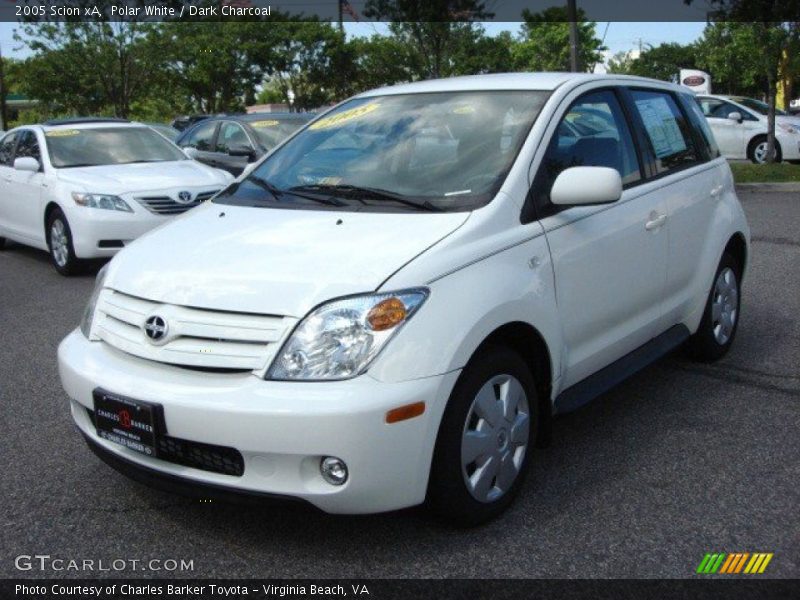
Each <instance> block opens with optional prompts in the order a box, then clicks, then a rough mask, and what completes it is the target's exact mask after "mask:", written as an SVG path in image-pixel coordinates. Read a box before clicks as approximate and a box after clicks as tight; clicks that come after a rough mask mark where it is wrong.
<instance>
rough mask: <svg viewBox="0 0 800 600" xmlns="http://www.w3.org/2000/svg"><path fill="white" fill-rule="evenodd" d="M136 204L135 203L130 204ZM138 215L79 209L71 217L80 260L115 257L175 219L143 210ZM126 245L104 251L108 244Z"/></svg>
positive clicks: (73, 236)
mask: <svg viewBox="0 0 800 600" xmlns="http://www.w3.org/2000/svg"><path fill="white" fill-rule="evenodd" d="M131 202H133V201H132V200H131V201H129V202H128V203H129V204H130V203H131ZM133 210H134V212H133V213H129V212H121V211H114V210H102V209H97V208H83V207H80V208H75V209H73V212H72V213H71V214H68V215H67V219H68V220H69V225H70V230H71V231H72V245H73V247H74V248H75V254H76V256H77V257H78V258H106V257H109V256H114V255H115V254H116V253H117V252H119V251H120V250H121V249H122V248H123V247H125V246H126V245H127V244H129V243H131V242H132V241H133V240H135V239H136V238H138V237H139V236H141V235H144V234H145V233H147V232H148V231H150V230H152V229H155V228H156V227H158V226H159V225H163V224H165V223H169V222H170V221H171V220H172V217H169V216H164V215H154V214H152V213H150V212H148V211H146V210H145V209H144V208H142V207H140V206H135V207H133ZM109 241H111V242H122V246H112V247H103V246H102V243H103V242H105V243H107V242H109Z"/></svg>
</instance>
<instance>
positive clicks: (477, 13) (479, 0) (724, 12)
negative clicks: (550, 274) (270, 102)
mask: <svg viewBox="0 0 800 600" xmlns="http://www.w3.org/2000/svg"><path fill="white" fill-rule="evenodd" d="M565 5H566V1H565V0H341V2H340V0H276V1H270V0H0V21H20V20H28V21H42V22H57V21H76V20H93V21H100V20H106V21H130V20H137V21H143V20H147V21H165V20H182V21H194V20H212V21H224V20H261V19H267V20H273V21H287V20H322V21H336V20H338V19H340V18H341V19H343V20H345V21H351V22H352V21H453V22H458V21H501V22H518V21H522V20H523V18H522V14H523V11H525V10H527V11H529V12H531V13H540V14H542V15H543V17H544V19H545V20H550V21H565V20H567V11H566V9H565ZM340 6H341V10H340ZM577 9H578V11H579V15H581V17H582V18H584V19H586V20H590V21H651V22H667V21H685V22H689V21H695V22H697V21H699V22H706V21H723V20H727V21H772V22H778V21H798V20H800V0H652V1H644V2H643V1H642V0H577Z"/></svg>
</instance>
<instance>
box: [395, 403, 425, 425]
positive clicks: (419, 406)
mask: <svg viewBox="0 0 800 600" xmlns="http://www.w3.org/2000/svg"><path fill="white" fill-rule="evenodd" d="M424 412H425V403H424V402H414V404H406V405H405V406H401V407H399V408H393V409H392V410H390V411H389V412H387V413H386V422H387V423H398V422H399V421H406V420H407V419H413V418H414V417H418V416H420V415H421V414H422V413H424Z"/></svg>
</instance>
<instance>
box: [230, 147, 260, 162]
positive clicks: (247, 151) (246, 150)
mask: <svg viewBox="0 0 800 600" xmlns="http://www.w3.org/2000/svg"><path fill="white" fill-rule="evenodd" d="M228 155H229V156H245V157H247V159H248V160H253V159H254V158H255V157H256V151H255V150H253V148H251V147H250V146H247V145H245V144H237V145H236V146H231V147H230V148H228Z"/></svg>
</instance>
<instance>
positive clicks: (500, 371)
mask: <svg viewBox="0 0 800 600" xmlns="http://www.w3.org/2000/svg"><path fill="white" fill-rule="evenodd" d="M536 422H537V397H536V388H535V385H534V381H533V377H532V376H531V374H530V371H529V369H528V367H527V365H526V364H525V362H524V361H523V360H522V358H521V357H520V356H519V355H518V354H516V353H515V352H513V351H511V350H509V349H507V348H502V347H496V348H491V349H488V350H487V351H486V352H482V353H481V355H480V356H479V357H477V358H475V359H473V360H472V361H471V362H470V364H468V365H467V367H466V368H465V369H464V371H463V373H462V374H461V377H460V378H459V380H458V382H457V383H456V386H455V388H454V389H453V393H452V394H451V397H450V401H449V403H448V406H447V409H446V411H445V415H444V418H443V419H442V424H441V427H440V430H439V436H438V438H437V442H436V450H435V452H434V460H433V465H432V468H431V478H430V483H429V486H428V501H429V504H430V506H431V508H432V509H433V510H434V511H435V512H436V513H437V514H438V515H439V516H440V517H442V518H444V519H445V520H448V521H451V522H454V523H456V524H460V525H477V524H480V523H483V522H485V521H488V520H489V519H492V518H494V517H496V516H497V515H499V514H500V513H501V512H503V511H504V510H505V509H506V508H507V507H508V505H509V504H510V503H511V502H512V500H513V499H514V496H515V495H516V493H517V492H518V491H519V487H520V485H521V483H522V480H523V479H524V476H525V470H526V467H527V464H528V460H529V458H530V453H531V451H532V449H533V447H534V441H535V440H534V437H535V428H534V424H535V423H536Z"/></svg>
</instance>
